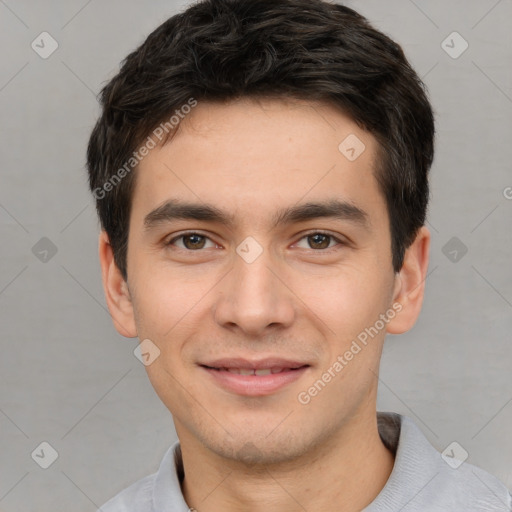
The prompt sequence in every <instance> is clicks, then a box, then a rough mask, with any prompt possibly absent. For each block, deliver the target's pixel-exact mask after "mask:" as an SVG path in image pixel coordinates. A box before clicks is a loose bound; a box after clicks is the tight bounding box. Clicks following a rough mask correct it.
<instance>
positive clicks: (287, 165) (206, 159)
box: [133, 99, 385, 223]
mask: <svg viewBox="0 0 512 512" xmlns="http://www.w3.org/2000/svg"><path fill="white" fill-rule="evenodd" d="M376 154H377V142H376V140H375V139H374V137H373V136H372V135H371V134H369V133H368V132H366V131H364V130H362V129H361V128H359V127H358V126H357V124H356V123H355V122H353V121H352V120H351V119H350V118H349V117H348V116H346V115H344V114H343V113H342V112H340V111H339V110H337V109H336V108H334V107H332V106H329V105H327V104H322V103H312V102H307V101H302V100H293V101H290V100H287V101H283V100H260V101H255V100H251V99H243V100H239V101H233V102H229V103H199V104H198V105H197V106H196V107H195V108H194V109H193V110H192V111H191V112H190V113H189V114H188V115H187V117H185V119H184V120H183V121H182V122H181V125H180V128H179V130H178V131H177V133H176V134H175V136H174V137H173V138H171V139H170V141H169V142H167V143H166V144H165V145H163V146H158V147H156V148H155V149H153V150H151V151H150V153H149V155H147V156H146V157H145V158H144V159H143V160H142V161H141V163H140V164H139V167H138V169H137V171H136V172H137V179H136V186H135V192H134V197H133V210H134V211H135V212H138V213H139V215H142V216H143V217H145V216H146V215H147V214H148V213H149V212H150V211H152V210H154V209H155V208H157V207H159V206H161V205H163V204H164V203H165V202H166V201H169V199H182V200H184V201H187V202H189V203H190V202H194V203H201V202H204V203H207V204H209V205H215V206H216V207H217V208H218V209H219V210H223V211H226V212H228V211H229V212H231V213H232V216H233V215H234V216H235V217H236V215H238V214H239V215H242V214H243V215H244V216H245V218H248V217H247V216H249V217H254V218H253V221H254V222H256V221H258V222H260V221H263V217H264V216H265V215H266V214H267V213H268V216H267V220H268V222H269V223H270V222H275V219H276V215H278V213H276V212H278V211H282V209H283V206H291V205H293V204H295V205H296V204H299V203H301V202H311V201H314V202H318V200H320V199H321V198H327V197H328V198H329V199H332V198H338V199H339V200H340V201H343V202H345V203H346V204H352V205H353V206H355V207H356V208H357V207H358V208H360V209H362V210H364V209H369V210H372V209H373V210H377V211H376V212H374V213H377V214H378V213H379V212H378V210H379V208H380V209H381V210H382V209H384V210H385V204H384V200H383V198H382V196H381V194H380V192H379V189H378V186H377V181H376V179H375V177H374V166H375V164H376V162H375V158H376ZM363 205H364V208H363ZM369 213H370V214H371V213H372V212H369ZM381 213H382V211H381ZM256 217H257V219H256Z"/></svg>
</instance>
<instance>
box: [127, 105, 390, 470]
mask: <svg viewBox="0 0 512 512" xmlns="http://www.w3.org/2000/svg"><path fill="white" fill-rule="evenodd" d="M349 136H350V137H351V138H349V139H348V142H347V143H346V144H345V146H342V150H340V149H339V145H340V143H341V142H342V141H344V140H345V139H346V138H347V137H349ZM354 136H355V137H357V138H358V139H359V141H360V142H362V143H363V144H364V146H365V149H364V151H363V152H362V153H361V154H360V155H359V156H358V157H357V158H355V159H354V156H357V154H358V152H360V151H361V149H362V146H361V145H360V142H357V139H355V138H354ZM354 141H356V142H357V144H359V145H355V144H356V142H354ZM352 147H353V148H354V151H352V150H351V148H352ZM376 147H377V145H376V141H375V139H374V138H373V137H372V136H370V135H369V134H368V133H367V132H365V131H362V130H361V129H360V128H358V127H357V125H356V124H355V123H354V122H352V121H351V120H350V119H349V118H347V117H346V116H344V115H342V114H341V113H339V112H338V111H336V110H335V109H334V108H332V107H328V106H327V105H319V104H315V105H313V104H308V103H306V102H293V103H291V102H290V103H285V102H282V101H277V100H274V101H271V100H267V101H264V102H260V103H256V102H253V101H250V100H244V101H240V102H233V103H229V104H224V105H221V104H207V103H200V104H199V105H198V106H197V107H195V109H193V111H192V113H191V114H189V116H188V117H187V118H186V120H185V121H184V122H183V123H182V126H181V128H180V131H179V132H178V134H177V135H176V137H175V138H173V139H172V140H171V141H170V142H169V143H168V144H166V145H165V146H163V147H161V148H156V149H153V150H152V151H151V152H150V154H149V155H148V156H147V157H146V158H145V159H144V160H143V161H142V162H141V164H140V166H139V169H138V170H137V183H136V187H135V191H134V196H133V208H132V213H131V220H130V231H129V244H128V289H129V292H130V295H131V301H132V305H133V311H134V318H135V324H136V326H137V334H138V336H139V338H140V340H144V339H149V340H151V342H152V343H154V344H155V345H156V346H157V347H158V349H159V350H160V355H159V357H157V358H156V359H155V360H154V361H153V362H152V364H150V365H149V366H147V371H148V375H149V378H150V380H151V382H152V384H153V386H154V388H155V390H156V392H157V393H158V395H159V396H160V398H161V399H162V401H163V402H164V404H165V405H166V406H167V407H168V408H169V410H170V411H171V413H172V414H173V417H174V421H175V425H176V430H177V432H178V435H179V436H180V439H182V441H183V440H185V439H188V440H190V442H194V440H196V441H199V442H200V444H202V445H203V446H204V447H206V448H207V449H210V450H212V451H213V452H215V453H217V454H218V455H222V456H225V457H228V458H239V459H243V458H245V459H247V460H253V461H257V460H259V461H261V462H270V461H278V460H290V459H292V458H293V457H295V456H298V455H300V454H303V453H306V452H307V451H308V450H310V449H312V448H314V447H317V446H319V445H320V443H322V442H323V441H327V440H328V439H333V438H335V437H336V436H341V435H342V431H343V428H344V427H346V426H347V425H350V424H351V422H352V423H353V422H354V421H356V418H357V421H361V418H370V417H374V415H375V394H376V381H377V377H376V374H377V373H378V364H379V359H380V355H381V349H382V342H383V339H384V335H385V328H381V329H377V330H378V333H377V334H373V336H372V337H370V336H367V344H366V345H363V344H362V343H361V342H359V343H358V345H359V346H360V351H358V352H357V353H355V352H356V351H357V349H355V348H353V353H355V355H354V356H353V358H351V360H349V361H347V359H346V358H344V361H345V363H346V364H343V368H342V369H341V370H339V366H336V365H335V367H336V369H337V370H338V371H336V370H334V367H333V365H334V363H335V362H336V361H340V360H339V359H338V357H339V356H342V357H343V356H344V354H345V353H346V352H347V351H349V350H350V348H351V346H352V347H354V345H352V343H353V341H354V340H357V339H358V335H360V334H361V333H362V332H365V329H368V328H370V327H374V330H373V331H371V332H372V333H374V332H375V325H376V321H377V320H378V319H379V315H381V314H385V313H386V311H387V310H389V309H390V308H391V307H392V304H393V299H394V296H395V292H396V290H395V285H396V278H395V275H394V272H393V269H392V258H391V238H390V228H389V221H388V215H387V210H386V203H385V200H384V198H383V196H382V194H381V193H380V191H379V189H378V186H377V181H376V179H375V177H374V167H375V155H376ZM348 157H350V158H348ZM170 201H174V202H175V203H174V204H175V205H178V204H179V205H183V204H185V203H193V204H195V205H198V206H201V207H206V206H208V207H210V208H214V209H216V210H217V211H218V212H220V213H222V214H224V215H225V216H226V217H227V218H230V219H231V222H230V223H228V224H226V223H225V222H223V221H221V219H213V220H212V219H211V218H207V217H208V216H205V215H204V214H205V213H207V211H206V210H205V209H204V208H203V210H202V211H201V210H196V213H200V214H201V213H202V214H203V215H202V217H201V216H199V217H201V218H187V217H186V216H185V217H184V218H174V217H173V215H171V213H172V211H171V210H172V209H171V208H162V205H164V204H165V203H167V202H170ZM333 201H338V202H340V203H342V204H341V206H340V205H338V206H337V208H336V210H337V211H338V213H339V215H337V216H334V215H331V216H324V215H320V212H321V208H320V207H319V208H318V209H316V210H315V207H310V208H309V209H306V210H304V209H302V210H300V209H299V210H298V208H299V207H301V206H302V205H305V204H306V203H315V204H318V205H322V206H325V205H329V203H331V202H333ZM157 209H159V210H158V212H157V213H155V210H157ZM287 210H295V211H296V213H297V215H295V216H293V215H288V216H286V215H284V213H285V212H286V211H287ZM152 212H153V213H152ZM308 212H309V215H307V214H308ZM189 213H190V212H189ZM210 213H211V212H210ZM305 214H306V215H305ZM196 217H197V215H196ZM184 235H185V236H184ZM381 324H382V322H381V323H378V324H377V325H378V326H379V327H380V326H381ZM366 332H368V331H366ZM359 339H361V337H360V338H359ZM340 364H341V363H340ZM253 368H259V370H260V371H258V374H261V375H252V374H251V375H245V374H246V373H253V372H252V369H253ZM329 368H330V369H331V373H330V375H331V378H330V379H328V377H325V376H324V377H322V376H323V375H324V374H325V372H327V371H328V369H329ZM280 369H283V371H282V372H279V373H272V372H278V371H279V370H280ZM269 370H270V374H269ZM240 371H241V374H239V372H240ZM318 380H323V382H324V386H322V385H318V384H317V389H318V392H317V393H315V392H314V391H313V392H312V393H309V392H308V390H309V389H310V388H311V387H312V386H314V384H315V382H317V381H318ZM326 380H328V382H325V381H326ZM308 397H309V400H308ZM299 398H300V399H299ZM301 402H302V403H301ZM306 402H307V403H306ZM246 443H252V444H253V445H254V447H255V448H254V447H253V448H252V449H249V448H248V446H249V445H247V444H246Z"/></svg>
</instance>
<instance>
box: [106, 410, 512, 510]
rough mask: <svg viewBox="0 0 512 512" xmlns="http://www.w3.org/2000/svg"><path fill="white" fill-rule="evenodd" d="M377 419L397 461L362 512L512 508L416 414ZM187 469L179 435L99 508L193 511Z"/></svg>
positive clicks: (498, 485)
mask: <svg viewBox="0 0 512 512" xmlns="http://www.w3.org/2000/svg"><path fill="white" fill-rule="evenodd" d="M377 419H378V428H379V434H380V437H381V439H382V441H383V442H384V444H385V445H386V446H387V447H388V448H389V449H390V450H391V451H392V452H393V453H395V463H394V466H393V470H392V472H391V475H390V476H389V478H388V481H387V482H386V485H385V486H384V488H383V489H382V490H381V492H380V493H379V494H378V496H377V497H376V498H375V500H374V501H373V502H372V503H370V504H369V505H368V506H367V507H366V508H365V509H364V510H363V511H362V512H420V511H421V512H512V495H511V494H510V492H509V490H508V489H507V487H506V486H505V484H503V483H502V482H501V481H500V480H498V479H497V478H496V477H494V476H492V475H490V474H489V473H487V472H486V471H484V470H482V469H480V468H478V467H476V466H473V465H471V464H468V463H466V462H464V463H462V464H461V465H460V466H459V467H458V468H457V469H454V467H452V466H455V465H456V464H455V463H453V462H454V461H453V462H452V461H450V462H452V464H451V465H449V464H448V463H447V462H446V461H445V460H444V459H443V458H442V456H441V454H440V453H439V452H438V451H437V450H436V449H435V448H434V447H433V446H432V445H431V444H430V442H429V441H428V440H427V438H426V437H425V436H424V435H423V433H422V432H421V430H420V429H419V428H418V427H417V426H416V424H415V423H414V421H413V420H412V419H411V418H409V417H407V416H402V415H400V414H396V413H391V412H378V413H377ZM182 471H183V468H182V461H181V450H180V445H179V441H176V443H174V444H173V445H172V446H171V447H170V448H169V450H168V451H167V453H166V454H165V455H164V458H163V460H162V463H161V465H160V468H159V470H158V472H157V473H155V474H153V475H150V476H147V477H146V478H143V479H141V480H139V481H138V482H135V483H134V484H133V485H131V486H130V487H128V488H127V489H125V490H123V491H121V492H120V493H119V494H118V495H117V496H115V497H114V498H112V499H111V500H109V501H108V502H107V503H105V504H104V505H103V506H102V507H101V508H100V509H99V511H98V512H189V511H190V510H191V509H190V508H189V507H188V505H187V504H186V502H185V500H184V498H183V494H182V492H181V487H180V475H181V474H182ZM198 512H201V511H198Z"/></svg>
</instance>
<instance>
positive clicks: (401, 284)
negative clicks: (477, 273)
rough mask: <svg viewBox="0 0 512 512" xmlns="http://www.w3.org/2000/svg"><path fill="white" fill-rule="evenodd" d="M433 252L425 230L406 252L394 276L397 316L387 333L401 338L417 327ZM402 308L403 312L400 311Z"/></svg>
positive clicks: (394, 298)
mask: <svg viewBox="0 0 512 512" xmlns="http://www.w3.org/2000/svg"><path fill="white" fill-rule="evenodd" d="M429 250H430V232H429V230H428V229H427V228H426V227H425V226H422V227H421V228H420V230H419V231H418V234H417V235H416V238H415V239H414V242H413V243H412V244H411V245H410V246H409V248H408V249H407V250H406V251H405V255H404V262H403V265H402V268H401V269H400V272H398V273H397V274H396V275H395V290H394V294H393V304H397V306H396V308H397V309H396V310H397V311H399V312H398V314H397V315H396V316H395V317H394V318H393V319H392V320H390V321H389V323H388V325H387V329H386V330H387V332H388V333H390V334H402V333H404V332H406V331H408V330H409V329H411V328H412V326H413V325H414V324H415V323H416V320H417V318H418V316H419V314H420V311H421V306H422V304H423V294H424V291H425V279H426V277H427V269H428V259H429ZM398 304H400V307H401V309H398Z"/></svg>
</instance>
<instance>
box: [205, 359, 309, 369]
mask: <svg viewBox="0 0 512 512" xmlns="http://www.w3.org/2000/svg"><path fill="white" fill-rule="evenodd" d="M201 366H208V367H210V368H247V369H253V370H262V369H267V368H270V369H272V368H301V367H302V366H309V364H308V363H304V362H300V361H297V360H292V359H284V358H280V357H268V358H265V359H259V360H254V359H253V360H249V359H244V358H241V357H230V358H222V359H215V360H214V361H208V362H205V363H201Z"/></svg>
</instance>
